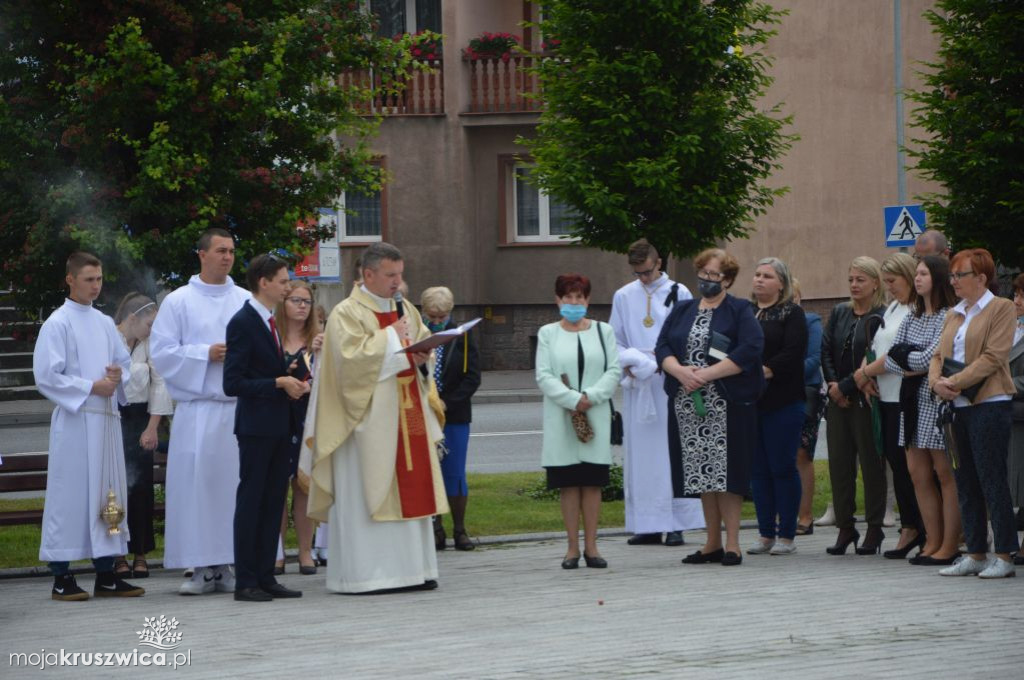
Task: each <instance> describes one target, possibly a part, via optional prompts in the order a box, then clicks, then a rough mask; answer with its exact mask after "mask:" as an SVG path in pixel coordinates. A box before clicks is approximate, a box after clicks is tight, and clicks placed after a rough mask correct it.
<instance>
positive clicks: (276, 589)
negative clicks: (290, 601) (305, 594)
mask: <svg viewBox="0 0 1024 680" xmlns="http://www.w3.org/2000/svg"><path fill="white" fill-rule="evenodd" d="M262 590H263V592H264V593H266V594H267V595H269V596H270V597H272V598H274V599H275V600H277V599H284V598H289V597H302V591H301V590H291V589H290V588H285V587H284V586H283V585H281V584H280V583H275V584H274V585H272V586H267V587H265V588H263V589H262Z"/></svg>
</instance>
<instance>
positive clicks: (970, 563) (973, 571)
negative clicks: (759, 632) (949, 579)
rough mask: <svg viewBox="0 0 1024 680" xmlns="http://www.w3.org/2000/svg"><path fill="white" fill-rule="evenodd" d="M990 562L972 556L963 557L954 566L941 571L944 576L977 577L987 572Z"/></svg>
mask: <svg viewBox="0 0 1024 680" xmlns="http://www.w3.org/2000/svg"><path fill="white" fill-rule="evenodd" d="M987 566H988V560H976V559H974V558H973V557H971V556H970V555H963V556H961V557H960V559H958V560H957V561H956V562H954V563H953V565H952V566H949V567H946V568H945V569H940V570H939V574H940V575H942V576H976V575H978V574H980V573H981V572H983V571H985V567H987Z"/></svg>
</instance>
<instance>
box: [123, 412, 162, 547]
mask: <svg viewBox="0 0 1024 680" xmlns="http://www.w3.org/2000/svg"><path fill="white" fill-rule="evenodd" d="M120 410H121V435H122V437H123V438H124V471H125V475H126V477H127V479H126V485H127V487H128V499H127V502H126V503H125V513H126V515H127V516H126V519H127V520H128V537H129V538H128V552H130V553H134V554H136V555H142V554H144V553H148V552H150V551H152V550H156V540H155V538H154V536H153V507H154V501H153V452H152V451H147V450H146V449H144V448H142V446H140V445H139V438H140V437H141V436H142V433H143V432H144V431H145V429H146V428H147V427H148V426H149V405H148V404H146V403H142V404H128V405H127V406H121V407H120Z"/></svg>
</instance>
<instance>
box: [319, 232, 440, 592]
mask: <svg viewBox="0 0 1024 680" xmlns="http://www.w3.org/2000/svg"><path fill="white" fill-rule="evenodd" d="M361 264H362V267H363V269H362V273H363V280H364V283H363V284H362V286H360V287H359V288H356V289H354V290H353V291H352V294H351V295H350V296H349V297H348V298H347V299H346V300H344V301H342V302H341V303H340V304H338V305H337V306H336V307H335V308H334V310H333V311H332V312H331V314H330V317H329V318H328V320H327V331H326V338H325V340H324V347H323V350H322V353H321V363H320V367H319V371H318V374H317V378H316V380H317V382H318V384H317V387H316V390H317V398H316V416H315V417H316V420H315V423H316V424H315V428H314V434H313V440H314V441H313V460H312V469H311V470H310V475H309V476H310V490H309V516H310V517H311V518H313V519H316V520H320V521H325V520H326V521H327V522H328V524H327V530H328V532H329V533H330V540H329V541H328V543H329V553H328V554H329V559H328V562H327V589H328V590H331V591H333V592H339V593H365V592H374V591H378V592H379V591H391V590H398V589H431V588H436V587H437V581H436V579H437V555H436V552H435V548H434V534H433V529H432V526H431V517H432V516H433V515H436V514H439V513H444V512H447V511H448V505H447V498H446V496H445V490H444V482H443V480H442V477H441V469H440V465H439V464H438V460H437V449H436V447H437V444H438V442H440V441H441V439H442V438H443V433H442V430H441V425H440V423H439V422H438V418H437V413H438V411H437V410H436V409H439V408H441V407H440V399H439V398H438V397H437V393H436V390H435V389H434V382H433V380H431V379H429V378H428V377H427V376H425V375H424V374H423V372H422V371H421V370H420V367H421V366H423V365H424V364H425V363H426V362H427V360H428V358H429V357H428V355H427V354H414V355H411V356H410V355H408V354H405V353H400V352H399V350H400V349H401V348H402V347H403V345H404V344H408V343H409V342H416V341H418V340H422V339H424V338H427V337H429V336H430V331H429V330H428V329H427V328H426V326H425V325H424V324H423V321H422V319H421V318H420V315H419V314H418V313H416V310H415V308H414V307H413V306H412V305H410V304H409V303H407V302H404V301H400V302H399V303H398V304H399V305H401V306H400V307H397V306H396V301H395V299H394V295H395V293H396V292H398V290H399V286H400V285H401V283H402V271H403V267H404V264H403V262H402V255H401V252H400V251H399V250H398V249H397V248H395V247H394V246H392V245H390V244H387V243H376V244H373V245H371V246H370V247H369V248H367V250H366V252H365V253H364V254H363V256H362V260H361ZM399 310H401V311H399ZM428 375H429V373H428Z"/></svg>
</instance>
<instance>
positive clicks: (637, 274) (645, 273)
mask: <svg viewBox="0 0 1024 680" xmlns="http://www.w3.org/2000/svg"><path fill="white" fill-rule="evenodd" d="M656 271H658V268H657V267H651V268H650V269H645V270H643V271H642V272H638V271H636V270H635V269H634V270H633V276H635V277H636V278H638V279H640V278H643V277H645V276H650V275H651V274H653V273H654V272H656Z"/></svg>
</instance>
